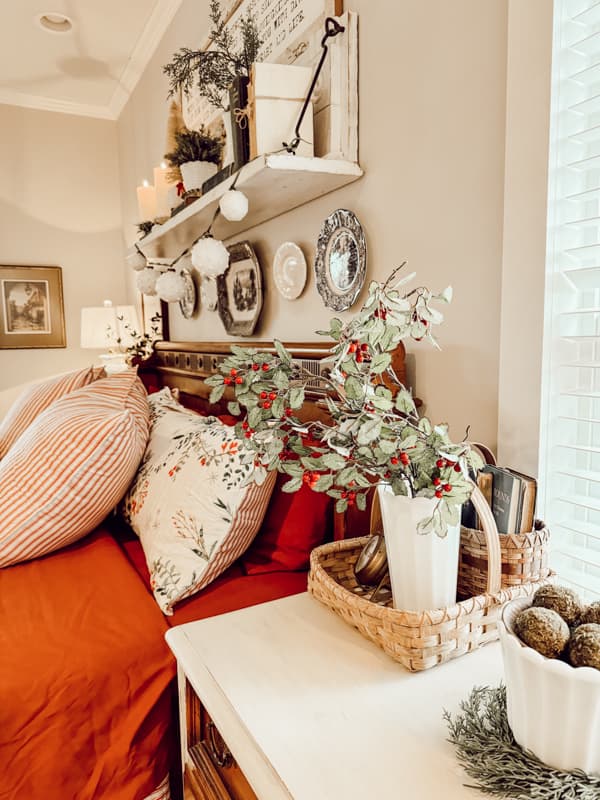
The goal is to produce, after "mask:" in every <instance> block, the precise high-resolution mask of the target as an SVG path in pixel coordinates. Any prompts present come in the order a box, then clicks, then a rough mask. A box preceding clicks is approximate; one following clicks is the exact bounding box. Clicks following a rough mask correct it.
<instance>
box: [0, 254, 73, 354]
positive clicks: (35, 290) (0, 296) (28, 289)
mask: <svg viewBox="0 0 600 800" xmlns="http://www.w3.org/2000/svg"><path fill="white" fill-rule="evenodd" d="M45 347H66V336H65V309H64V301H63V288H62V269H61V268H60V267H26V266H14V265H8V264H0V350H19V349H30V348H45Z"/></svg>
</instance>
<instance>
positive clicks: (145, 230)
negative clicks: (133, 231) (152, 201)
mask: <svg viewBox="0 0 600 800" xmlns="http://www.w3.org/2000/svg"><path fill="white" fill-rule="evenodd" d="M153 227H154V222H152V220H146V221H145V222H138V224H137V229H138V232H139V233H141V234H142V237H144V236H148V234H149V233H150V232H151V231H152V228H153Z"/></svg>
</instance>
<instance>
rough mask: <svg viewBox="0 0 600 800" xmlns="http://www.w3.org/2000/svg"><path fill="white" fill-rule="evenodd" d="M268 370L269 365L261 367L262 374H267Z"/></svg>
mask: <svg viewBox="0 0 600 800" xmlns="http://www.w3.org/2000/svg"><path fill="white" fill-rule="evenodd" d="M268 370H269V365H268V364H263V365H262V371H263V372H268Z"/></svg>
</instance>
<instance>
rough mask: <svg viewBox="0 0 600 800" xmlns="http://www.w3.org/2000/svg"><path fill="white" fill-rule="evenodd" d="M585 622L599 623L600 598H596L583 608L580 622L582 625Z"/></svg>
mask: <svg viewBox="0 0 600 800" xmlns="http://www.w3.org/2000/svg"><path fill="white" fill-rule="evenodd" d="M586 622H593V623H594V624H595V625H600V600H596V602H595V603H592V604H591V605H589V606H587V607H586V608H584V609H583V614H582V615H581V624H582V625H584V624H585V623H586Z"/></svg>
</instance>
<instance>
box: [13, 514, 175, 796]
mask: <svg viewBox="0 0 600 800" xmlns="http://www.w3.org/2000/svg"><path fill="white" fill-rule="evenodd" d="M166 627H167V626H166V623H165V621H164V618H163V615H162V614H161V612H160V610H159V609H158V607H157V605H156V603H155V602H154V600H153V599H152V597H151V596H150V595H149V594H148V592H147V590H146V588H145V587H144V585H143V583H142V581H141V580H140V579H139V576H138V575H137V574H136V572H135V570H134V569H133V568H132V566H131V565H130V564H129V562H128V561H127V559H126V558H125V557H124V554H123V552H122V551H121V549H120V547H119V546H118V544H117V543H116V542H115V541H114V539H113V538H112V537H111V536H110V534H109V533H108V532H107V531H103V530H100V531H97V532H96V533H95V534H93V535H92V536H89V537H87V538H86V539H84V540H83V541H82V542H79V543H78V544H76V545H73V546H71V547H69V548H66V549H65V550H63V551H60V552H58V553H55V554H52V555H50V556H47V557H46V558H41V559H37V560H35V561H31V562H29V563H25V564H19V565H16V566H14V567H7V568H5V569H0V798H1V800H92V798H93V800H98V799H99V798H103V800H141V799H142V798H144V797H145V796H146V795H148V794H150V792H151V791H152V790H153V789H154V788H155V787H156V786H157V785H158V784H159V783H160V781H161V780H162V779H163V778H164V776H165V774H166V773H167V771H168V769H169V766H170V764H169V759H170V755H171V753H172V749H173V744H174V741H172V740H175V734H174V733H173V731H172V729H171V726H170V719H171V715H172V699H173V698H172V691H173V684H172V679H173V677H174V675H175V664H174V661H173V659H172V656H171V655H170V653H169V651H168V648H167V647H166V644H165V642H164V632H165V630H166Z"/></svg>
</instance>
